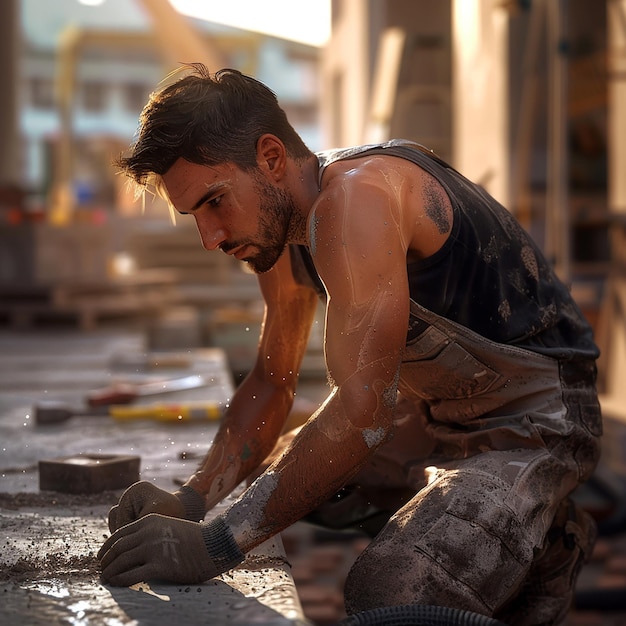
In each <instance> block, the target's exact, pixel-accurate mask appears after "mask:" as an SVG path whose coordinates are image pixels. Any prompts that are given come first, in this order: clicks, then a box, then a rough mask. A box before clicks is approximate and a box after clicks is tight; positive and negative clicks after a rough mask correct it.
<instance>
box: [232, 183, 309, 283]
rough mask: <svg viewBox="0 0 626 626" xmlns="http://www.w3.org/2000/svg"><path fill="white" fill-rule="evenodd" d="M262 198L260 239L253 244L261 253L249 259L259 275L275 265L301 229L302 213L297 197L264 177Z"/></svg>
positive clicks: (261, 189) (249, 262)
mask: <svg viewBox="0 0 626 626" xmlns="http://www.w3.org/2000/svg"><path fill="white" fill-rule="evenodd" d="M256 187H257V191H258V193H259V196H260V197H261V198H262V200H261V203H260V216H261V217H260V221H259V232H258V235H257V237H256V240H257V242H258V243H257V242H254V243H252V244H251V245H253V246H254V247H255V248H257V249H258V253H257V254H255V255H253V256H250V257H248V258H245V259H244V261H245V262H246V263H248V265H249V266H250V268H251V269H252V271H253V272H254V273H255V274H263V273H265V272H268V271H269V270H271V269H272V267H274V265H275V264H276V262H277V261H278V259H279V258H280V256H281V255H282V253H283V252H284V250H285V248H286V246H287V244H288V243H289V241H290V240H291V239H292V238H293V236H294V234H295V233H294V231H296V230H299V229H300V224H299V222H300V221H301V220H299V219H298V216H299V213H298V211H297V209H296V205H295V202H294V199H293V196H292V195H291V194H290V193H289V192H287V191H285V190H283V189H279V188H278V187H274V186H273V185H271V184H270V183H268V182H266V181H264V180H258V181H257V182H256Z"/></svg>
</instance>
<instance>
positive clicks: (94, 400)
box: [87, 374, 207, 407]
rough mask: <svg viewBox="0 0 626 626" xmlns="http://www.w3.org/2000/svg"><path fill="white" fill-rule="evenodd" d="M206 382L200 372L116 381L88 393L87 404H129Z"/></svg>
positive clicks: (202, 384) (199, 385)
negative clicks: (173, 376) (135, 380)
mask: <svg viewBox="0 0 626 626" xmlns="http://www.w3.org/2000/svg"><path fill="white" fill-rule="evenodd" d="M206 384H207V380H206V379H205V378H204V377H203V376H200V375H198V374H192V375H189V376H183V377H182V378H172V379H168V380H157V381H152V382H146V383H114V384H112V385H108V386H107V387H103V388H102V389H95V390H93V391H90V392H89V393H88V394H87V404H88V405H89V406H90V407H96V406H105V405H109V404H128V403H130V402H133V401H135V400H136V399H137V398H143V397H146V396H154V395H159V394H163V393H171V392H174V391H184V390H185V389H196V388H198V387H203V386H204V385H206Z"/></svg>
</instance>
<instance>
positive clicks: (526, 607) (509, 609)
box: [494, 499, 597, 626]
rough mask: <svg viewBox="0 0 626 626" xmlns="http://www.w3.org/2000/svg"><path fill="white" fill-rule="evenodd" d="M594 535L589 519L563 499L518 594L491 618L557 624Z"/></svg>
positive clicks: (517, 624) (528, 625)
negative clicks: (541, 547)
mask: <svg viewBox="0 0 626 626" xmlns="http://www.w3.org/2000/svg"><path fill="white" fill-rule="evenodd" d="M596 535H597V532H596V526H595V523H594V521H593V519H592V517H591V516H590V515H589V514H588V513H586V512H585V511H583V510H582V509H581V508H580V507H578V506H577V505H575V504H574V502H573V501H572V500H570V499H567V500H564V501H563V502H562V503H561V505H560V506H559V508H558V509H557V512H556V515H555V516H554V521H553V522H552V526H551V527H550V530H549V531H548V534H547V535H546V540H545V543H544V547H543V549H542V550H541V551H540V552H539V553H538V555H537V556H536V557H535V559H534V561H533V563H532V565H531V568H530V571H529V573H528V576H527V577H526V582H525V583H524V586H523V587H522V589H521V591H520V593H519V594H518V595H517V596H515V598H513V600H511V601H510V602H509V603H508V604H507V605H506V606H505V607H503V609H501V610H500V611H498V612H497V613H496V614H495V615H494V617H495V618H496V619H499V620H501V621H503V622H504V623H506V624H509V625H510V626H553V625H555V624H560V623H561V622H562V620H563V619H565V616H566V615H567V612H568V611H569V609H570V606H571V604H572V601H573V598H574V587H575V585H576V579H577V578H578V574H579V573H580V569H581V568H582V566H583V565H584V564H585V563H587V561H588V560H589V557H590V556H591V551H592V549H593V545H594V543H595V540H596Z"/></svg>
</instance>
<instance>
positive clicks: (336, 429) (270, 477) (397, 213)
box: [225, 157, 452, 552]
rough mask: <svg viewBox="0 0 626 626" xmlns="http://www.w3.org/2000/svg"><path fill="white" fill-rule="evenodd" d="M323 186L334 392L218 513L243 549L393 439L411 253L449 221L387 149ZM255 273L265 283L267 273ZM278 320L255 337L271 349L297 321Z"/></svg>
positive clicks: (315, 218) (313, 216)
mask: <svg viewBox="0 0 626 626" xmlns="http://www.w3.org/2000/svg"><path fill="white" fill-rule="evenodd" d="M390 160H392V161H393V163H392V164H390V163H389V161H390ZM390 165H392V166H393V168H394V171H395V172H399V173H398V174H397V175H394V176H393V177H390V176H387V175H385V174H384V172H388V171H389V170H390V167H389V166H390ZM393 179H395V180H396V181H398V183H399V184H397V185H396V184H393V182H394V181H393ZM407 179H409V180H411V181H412V184H410V185H409V184H406V181H407ZM322 182H323V185H322V192H321V194H320V195H319V197H318V199H317V201H316V202H315V204H314V206H313V208H312V211H311V213H310V215H309V228H308V230H307V232H308V233H309V237H310V238H311V239H310V240H309V241H308V244H309V247H310V249H311V251H312V254H313V259H314V262H315V265H316V268H317V269H318V271H319V274H320V277H321V279H322V281H323V282H324V285H325V286H326V289H327V292H328V296H329V298H328V304H327V311H326V332H325V354H326V363H327V368H328V375H329V381H330V383H331V385H332V390H331V393H330V395H329V397H328V398H327V400H326V402H325V403H324V404H323V405H322V406H321V407H320V409H319V410H318V411H317V413H316V414H315V415H314V416H312V418H311V419H310V420H309V421H308V422H307V424H306V425H305V426H304V427H303V428H302V429H301V430H300V432H299V433H298V435H297V436H296V437H295V438H294V439H293V441H292V443H291V445H290V447H289V448H288V449H287V450H286V451H285V452H284V453H283V455H282V456H281V457H279V458H278V459H277V460H276V461H275V462H274V463H273V464H272V465H271V466H270V467H269V469H268V470H267V471H266V472H265V473H264V474H263V475H261V476H260V477H259V478H258V479H257V481H255V483H254V484H253V486H252V487H251V488H250V489H249V490H248V491H247V492H245V493H244V494H243V495H242V496H241V497H240V499H239V500H238V501H237V502H235V503H234V504H233V506H232V507H231V508H230V509H229V510H228V511H227V512H226V515H225V521H226V523H227V524H228V526H229V527H230V528H231V530H232V531H233V534H234V537H235V540H236V541H237V543H238V544H239V546H240V547H241V549H242V550H243V551H244V552H245V551H248V550H250V549H251V548H253V547H255V546H256V545H258V544H259V543H261V542H262V541H264V540H265V539H267V538H268V537H269V536H271V535H273V534H275V533H276V532H279V531H280V530H282V529H283V528H285V527H287V526H288V525H290V524H291V523H293V522H295V521H297V520H298V519H300V518H301V517H302V516H303V515H305V514H306V513H307V512H309V511H310V510H311V509H313V508H315V507H316V506H318V505H320V504H321V503H323V502H324V501H325V500H327V499H328V498H329V497H331V496H332V495H333V494H334V493H335V492H336V491H337V490H338V489H339V488H341V487H342V486H343V485H344V484H345V483H346V482H347V481H348V480H349V479H350V478H351V477H353V476H354V475H356V473H357V472H358V471H359V469H360V468H361V467H362V466H363V465H364V464H365V463H366V462H367V460H368V459H369V458H370V455H371V454H372V453H373V451H374V450H375V449H376V447H377V446H378V445H380V444H381V443H382V442H383V441H384V440H385V439H386V438H387V436H388V435H389V433H390V429H391V427H392V413H393V408H394V405H395V393H396V389H397V379H398V373H399V367H400V361H401V353H402V349H403V347H404V342H405V338H406V327H407V326H406V325H407V320H408V315H409V304H408V303H409V294H408V281H407V275H406V261H407V256H411V257H415V258H420V257H423V256H428V255H430V254H432V253H433V252H434V251H436V250H437V249H439V248H440V247H441V245H443V243H444V241H445V239H446V237H447V235H448V232H449V229H450V227H451V224H452V210H451V207H450V204H449V201H448V202H447V203H446V202H443V201H442V198H443V199H444V200H447V196H445V194H443V191H441V193H439V194H436V193H434V192H433V181H432V179H430V177H428V176H427V175H426V174H425V173H423V172H422V171H421V170H419V168H416V167H415V166H412V165H410V164H408V163H405V162H402V161H398V160H397V159H394V158H393V157H374V158H368V159H358V160H356V162H350V165H349V166H347V165H346V164H343V163H339V164H335V165H333V166H331V167H330V168H329V170H327V172H326V174H325V177H324V180H323V181H322ZM416 190H419V191H416ZM442 194H443V195H442ZM433 197H436V199H437V202H436V207H435V208H432V207H431V204H432V202H433ZM428 202H431V204H428ZM446 211H447V213H446ZM445 223H447V224H448V231H446V232H443V233H442V232H441V231H442V225H443V224H445ZM407 246H411V247H410V248H409V247H407ZM283 264H284V265H287V262H286V260H285V259H281V261H280V262H279V265H278V266H277V268H275V269H278V271H279V272H280V271H281V267H282V265H283ZM271 273H272V272H270V273H269V274H271ZM260 278H261V284H262V285H264V283H266V282H267V281H266V276H265V275H263V276H261V277H260ZM291 280H292V278H289V277H288V282H291ZM264 295H265V298H266V303H267V308H268V312H269V311H272V310H273V309H274V307H277V306H279V304H280V301H281V299H280V296H279V294H278V293H276V292H275V291H274V290H271V289H269V288H267V285H266V288H265V289H264ZM282 322H283V323H284V325H280V326H276V327H274V328H273V329H270V328H267V327H266V328H265V329H264V332H263V341H265V339H266V332H271V335H272V339H271V341H268V345H274V342H275V341H279V343H284V339H283V337H284V336H285V333H289V332H291V331H290V329H293V320H291V319H290V318H289V317H287V316H285V317H283V318H282ZM273 332H276V333H278V335H277V336H274V334H273ZM268 338H269V335H268ZM300 347H301V348H304V347H305V346H304V345H301V346H300ZM261 354H263V352H262V353H261ZM261 358H262V357H261ZM299 358H300V357H299ZM261 495H262V497H261Z"/></svg>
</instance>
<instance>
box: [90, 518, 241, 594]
mask: <svg viewBox="0 0 626 626" xmlns="http://www.w3.org/2000/svg"><path fill="white" fill-rule="evenodd" d="M244 557H245V555H244V554H243V552H241V550H240V549H239V546H238V545H237V543H236V542H235V539H234V537H233V534H232V532H231V530H230V528H228V526H227V525H226V524H225V523H224V521H223V520H222V518H220V517H217V518H215V519H214V520H212V521H210V522H190V521H188V520H182V519H176V518H173V517H166V516H164V515H157V514H156V513H151V514H149V515H146V516H145V517H142V518H141V519H138V520H137V521H135V522H132V523H131V524H127V525H126V526H122V528H120V529H118V530H117V531H115V532H114V533H113V534H112V535H111V536H110V537H109V538H108V539H107V540H106V541H105V542H104V544H103V546H102V547H101V548H100V550H99V552H98V559H99V560H100V564H101V567H102V578H103V579H104V581H105V582H107V583H109V584H111V585H114V586H118V587H122V586H130V585H134V584H136V583H138V582H145V581H148V580H154V579H159V580H166V581H170V582H174V583H179V584H191V583H199V582H202V581H204V580H208V579H209V578H213V577H214V576H218V575H219V574H221V573H223V572H226V571H228V570H229V569H232V568H233V567H235V566H236V565H238V564H239V563H241V562H242V561H243V559H244Z"/></svg>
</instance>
